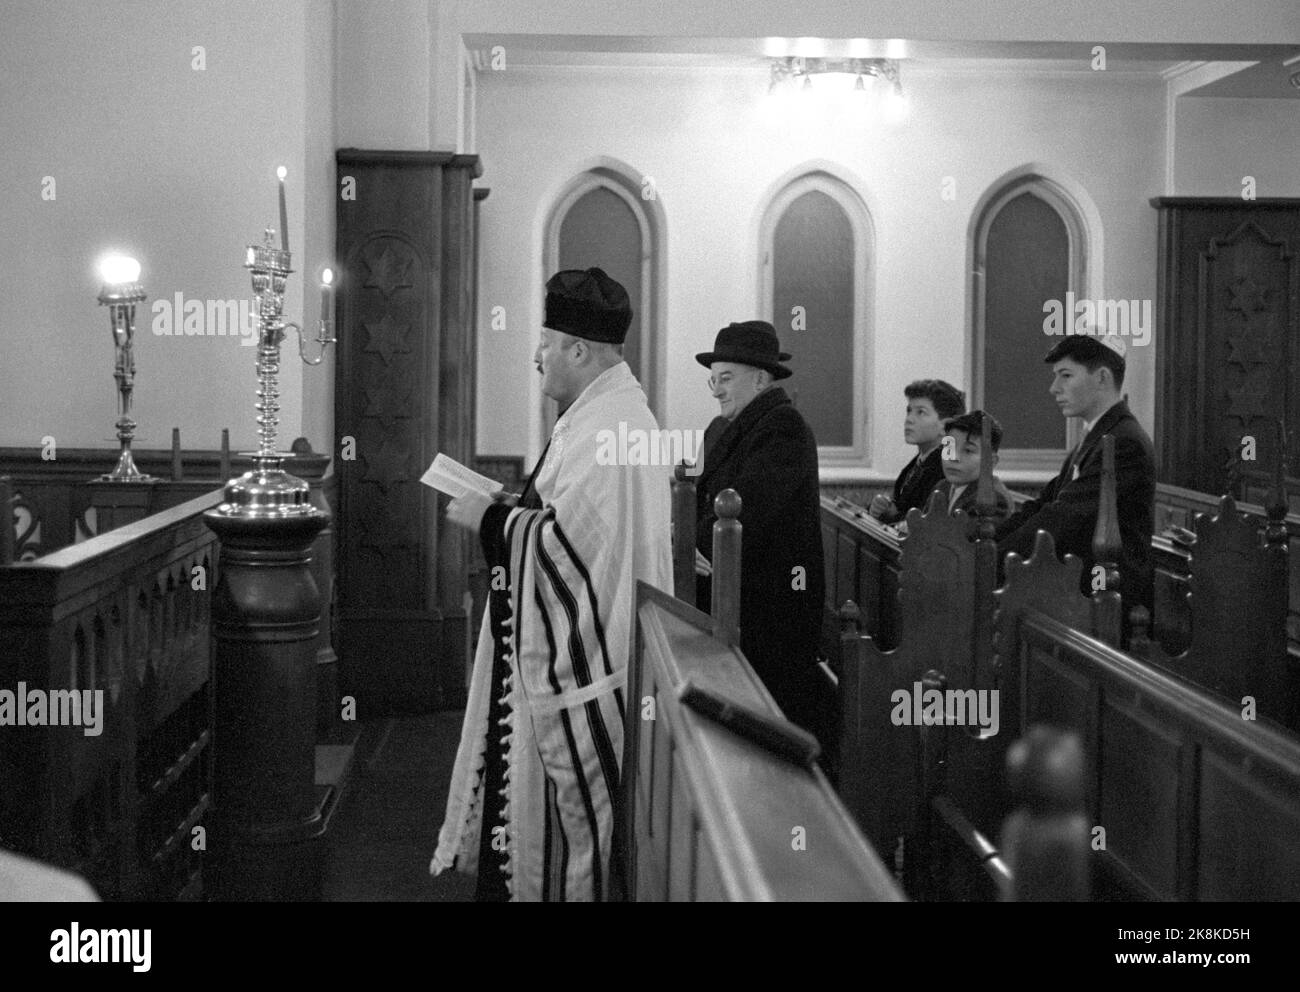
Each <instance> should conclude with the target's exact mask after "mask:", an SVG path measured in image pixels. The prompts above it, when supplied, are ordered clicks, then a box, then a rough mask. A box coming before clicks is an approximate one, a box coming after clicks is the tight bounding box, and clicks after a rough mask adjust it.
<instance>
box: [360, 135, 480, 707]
mask: <svg viewBox="0 0 1300 992" xmlns="http://www.w3.org/2000/svg"><path fill="white" fill-rule="evenodd" d="M338 170H339V175H340V176H343V175H348V176H351V177H352V178H353V179H354V180H355V183H356V197H355V199H341V200H340V201H339V207H338V211H339V213H338V243H337V252H336V255H337V258H338V261H339V264H340V265H341V267H342V269H343V275H342V279H341V281H340V285H339V294H338V339H339V344H338V365H337V372H336V381H335V425H336V431H337V434H338V437H339V439H340V442H341V441H342V439H344V438H352V439H353V442H354V445H355V448H354V450H355V458H353V459H348V458H340V459H339V460H338V462H337V474H338V476H339V503H338V506H337V507H336V508H335V509H336V511H337V516H336V526H337V528H338V557H337V561H338V580H339V588H338V609H339V612H338V624H339V633H340V642H341V643H340V644H339V645H337V647H338V648H339V651H340V654H341V657H342V669H343V670H342V675H343V681H344V683H345V688H346V689H347V691H350V692H353V693H355V694H356V695H357V696H358V701H359V703H360V706H361V713H362V714H363V715H366V716H374V715H376V714H377V713H382V712H393V711H398V712H401V711H406V712H410V711H416V712H426V711H429V710H433V709H437V708H440V707H454V706H458V705H461V704H462V703H463V699H464V686H465V670H466V665H467V663H468V659H467V657H466V653H467V652H466V646H467V644H468V643H469V641H470V637H469V636H468V626H467V624H468V618H467V616H466V610H465V606H464V597H465V593H466V591H467V589H468V572H469V565H470V559H471V556H470V547H469V538H468V535H466V534H465V533H464V532H462V531H459V530H457V529H455V528H450V527H449V526H448V525H447V523H446V520H445V517H444V516H443V514H442V513H441V507H442V504H441V503H440V502H439V497H438V496H437V494H436V493H434V492H433V491H432V490H430V489H428V488H427V487H425V486H423V485H421V484H420V482H419V478H420V475H421V474H422V473H423V472H424V470H425V468H427V467H428V465H429V463H430V462H431V461H433V458H434V456H435V455H436V454H438V453H439V452H445V453H446V454H448V455H450V456H451V457H452V458H455V459H456V460H458V461H461V462H463V463H465V464H470V463H471V462H472V461H473V443H474V436H473V423H474V421H473V417H474V408H473V396H474V348H475V335H474V325H473V322H474V313H473V299H474V270H475V246H474V229H475V225H474V194H475V191H474V189H473V187H472V183H473V180H474V178H475V177H476V176H478V175H479V174H480V172H481V169H480V167H479V163H478V159H477V157H476V156H472V155H452V154H449V153H437V152H373V151H361V150H358V149H342V150H340V151H339V152H338ZM444 502H445V500H444Z"/></svg>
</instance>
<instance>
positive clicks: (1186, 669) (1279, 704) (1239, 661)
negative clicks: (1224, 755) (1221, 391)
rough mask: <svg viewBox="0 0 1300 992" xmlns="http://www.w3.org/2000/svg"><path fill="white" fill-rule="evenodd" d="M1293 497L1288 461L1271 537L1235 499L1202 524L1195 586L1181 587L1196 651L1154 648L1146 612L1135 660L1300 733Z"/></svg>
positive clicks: (1158, 640) (1194, 556) (1191, 557)
mask: <svg viewBox="0 0 1300 992" xmlns="http://www.w3.org/2000/svg"><path fill="white" fill-rule="evenodd" d="M1285 494H1286V463H1285V461H1284V460H1279V462H1278V465H1277V469H1276V478H1275V482H1274V487H1273V491H1272V493H1271V494H1270V497H1269V499H1268V501H1267V505H1266V507H1265V512H1266V514H1267V520H1266V523H1265V526H1264V528H1263V534H1262V535H1261V533H1260V528H1259V526H1258V522H1257V519H1256V518H1254V517H1252V516H1248V515H1246V514H1242V513H1239V512H1238V510H1237V505H1236V502H1235V501H1234V500H1233V499H1232V498H1231V497H1230V496H1224V497H1223V498H1222V499H1221V500H1220V502H1219V507H1218V513H1217V514H1215V515H1213V516H1211V515H1210V514H1208V513H1196V514H1195V517H1194V519H1193V521H1192V523H1193V525H1194V528H1195V542H1194V544H1192V545H1191V548H1190V552H1189V554H1188V561H1187V565H1186V568H1187V576H1186V578H1185V579H1183V580H1182V583H1181V585H1179V586H1177V587H1174V588H1175V589H1176V598H1175V604H1174V605H1175V606H1176V608H1177V609H1178V610H1179V612H1180V614H1181V619H1180V623H1181V624H1183V625H1185V628H1186V635H1187V636H1186V646H1185V647H1183V648H1182V649H1181V650H1171V649H1170V647H1169V645H1168V643H1167V639H1166V638H1162V637H1161V636H1160V633H1161V632H1160V631H1159V630H1157V632H1156V637H1155V638H1154V639H1150V638H1148V636H1147V630H1146V628H1147V624H1148V618H1147V617H1146V615H1145V611H1142V612H1141V613H1140V614H1139V615H1137V616H1136V617H1135V630H1136V635H1135V637H1134V639H1133V643H1132V645H1131V650H1132V652H1133V653H1134V654H1135V655H1137V656H1138V657H1141V658H1144V659H1145V660H1147V661H1150V662H1151V663H1152V664H1155V665H1158V666H1160V667H1161V668H1163V669H1167V670H1168V671H1170V672H1173V673H1175V674H1176V675H1178V676H1180V677H1181V678H1184V679H1186V680H1188V681H1190V682H1192V683H1194V684H1196V685H1199V686H1202V687H1204V688H1206V689H1209V690H1210V691H1212V692H1214V693H1216V694H1217V695H1219V696H1221V697H1222V698H1223V699H1224V700H1225V701H1226V702H1228V703H1229V704H1230V705H1235V706H1243V705H1245V702H1246V697H1249V698H1250V699H1252V700H1254V702H1255V704H1256V705H1257V707H1258V711H1259V713H1260V714H1261V715H1263V716H1265V717H1267V718H1269V719H1271V720H1274V721H1276V722H1277V723H1278V724H1280V725H1281V726H1283V727H1286V728H1288V729H1289V730H1291V731H1292V732H1293V733H1300V666H1297V664H1296V663H1295V661H1296V659H1295V658H1294V657H1293V656H1291V655H1289V652H1288V645H1287V622H1288V617H1287V613H1288V602H1287V600H1288V575H1289V573H1290V571H1291V565H1292V563H1291V561H1290V560H1289V558H1290V554H1289V550H1288V541H1289V535H1288V532H1287V526H1286V499H1285ZM1160 606H1161V604H1157V617H1158V616H1159V612H1158V611H1159V608H1160Z"/></svg>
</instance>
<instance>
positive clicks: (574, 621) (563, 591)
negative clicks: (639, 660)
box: [537, 522, 623, 808]
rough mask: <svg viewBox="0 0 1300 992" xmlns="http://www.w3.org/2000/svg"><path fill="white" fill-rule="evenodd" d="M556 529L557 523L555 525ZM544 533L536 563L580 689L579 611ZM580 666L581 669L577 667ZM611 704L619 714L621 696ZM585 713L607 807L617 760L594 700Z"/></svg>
mask: <svg viewBox="0 0 1300 992" xmlns="http://www.w3.org/2000/svg"><path fill="white" fill-rule="evenodd" d="M556 527H557V530H558V527H559V524H558V522H557V523H556ZM544 536H545V535H544V534H541V533H539V534H538V540H537V555H538V560H539V561H540V562H541V563H542V569H543V571H545V572H546V575H547V577H548V578H549V579H550V581H551V587H552V588H553V589H554V590H555V597H556V599H558V600H559V601H560V603H561V604H562V605H563V606H564V612H565V614H566V616H567V617H568V621H569V652H570V654H571V655H572V657H573V661H574V665H573V668H574V676H575V678H576V680H577V681H578V684H579V685H580V686H587V685H590V684H591V673H590V671H589V670H588V668H587V658H586V654H585V653H584V652H583V644H582V636H581V629H580V627H579V616H578V614H579V612H580V609H579V607H578V603H577V601H576V600H575V599H574V598H573V595H572V594H571V593H570V591H569V587H568V586H567V585H565V584H564V580H563V578H562V577H561V576H560V574H559V569H558V568H557V567H556V565H555V563H554V562H553V561H551V559H550V558H549V556H548V555H547V554H546V549H545V547H543V543H542V542H543V539H544ZM586 585H587V588H588V589H589V590H590V588H591V583H590V581H587V583H586ZM591 605H592V606H593V607H595V605H596V601H595V598H594V597H592V599H591ZM595 619H596V625H597V629H599V624H600V620H599V617H597V618H595ZM580 665H581V669H579V666H580ZM606 667H607V668H608V667H609V665H608V656H607V657H606ZM615 702H616V703H617V704H618V706H619V710H620V713H621V712H622V705H623V703H622V699H621V694H620V695H619V697H616V699H615ZM584 710H585V711H586V714H587V724H588V726H589V728H590V730H591V739H592V742H593V743H594V744H595V746H596V757H597V759H598V760H599V761H600V770H601V773H602V775H604V778H605V788H606V789H608V790H609V797H610V803H611V808H613V806H614V797H615V796H617V795H618V761H617V759H616V758H615V755H614V742H613V740H611V739H610V736H609V728H608V727H606V726H605V717H604V715H603V714H602V713H601V712H600V704H599V703H598V702H596V701H595V700H589V701H588V702H587V704H586V705H585V706H584Z"/></svg>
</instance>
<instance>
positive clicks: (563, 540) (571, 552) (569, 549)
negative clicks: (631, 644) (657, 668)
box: [555, 520, 622, 709]
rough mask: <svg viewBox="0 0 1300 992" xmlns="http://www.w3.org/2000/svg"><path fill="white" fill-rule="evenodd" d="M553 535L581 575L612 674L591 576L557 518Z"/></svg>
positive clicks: (602, 649)
mask: <svg viewBox="0 0 1300 992" xmlns="http://www.w3.org/2000/svg"><path fill="white" fill-rule="evenodd" d="M555 536H556V537H557V538H558V539H559V541H560V545H561V546H562V547H563V548H564V550H565V553H566V554H568V556H569V559H570V560H571V561H572V562H573V567H574V568H576V569H577V570H578V574H579V575H581V576H582V581H583V584H584V585H585V586H586V587H587V598H588V599H589V600H590V601H591V616H592V621H593V622H594V623H595V625H596V640H597V642H598V643H599V644H600V650H601V652H602V653H603V654H604V655H605V674H606V675H613V674H614V669H613V668H611V667H610V661H609V647H608V645H606V644H605V628H604V627H603V626H602V625H601V622H600V608H599V607H598V606H597V605H596V589H595V587H594V586H593V585H592V584H591V576H590V574H588V572H587V566H586V565H584V564H583V561H582V559H581V558H579V557H578V552H577V551H576V550H575V549H574V547H573V545H572V544H570V543H569V539H568V538H567V537H565V536H564V531H563V530H561V529H560V522H559V521H558V520H557V521H555ZM619 708H620V709H622V704H621V703H620V704H619Z"/></svg>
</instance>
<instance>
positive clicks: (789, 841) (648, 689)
mask: <svg viewBox="0 0 1300 992" xmlns="http://www.w3.org/2000/svg"><path fill="white" fill-rule="evenodd" d="M637 604H638V605H637V627H636V642H635V643H636V649H635V652H634V655H633V658H632V660H631V665H630V669H629V673H628V711H627V724H626V725H627V733H626V735H625V738H624V739H625V742H626V750H625V755H624V764H623V768H624V810H623V818H622V822H623V824H624V828H623V832H624V836H625V837H626V838H627V840H626V841H625V843H624V855H625V870H626V873H627V877H628V895H629V898H632V899H636V900H639V901H662V900H669V901H778V900H817V901H844V900H871V901H895V900H898V899H900V898H901V897H902V896H901V893H900V892H899V889H898V886H897V885H896V883H895V882H894V879H893V878H892V876H891V875H890V873H889V872H888V871H887V870H886V868H885V866H884V864H883V863H882V862H881V860H880V858H879V857H878V856H877V854H876V852H875V851H874V850H873V849H872V847H871V845H870V844H869V843H868V842H867V841H866V839H865V838H864V837H863V836H862V834H861V832H860V831H859V830H858V828H857V826H856V825H855V824H854V822H853V818H852V816H851V815H850V814H849V813H848V811H847V810H846V809H845V807H844V805H843V803H842V802H841V801H840V799H839V798H838V797H837V796H836V795H835V792H834V790H833V789H832V788H831V786H830V784H829V783H828V782H827V780H826V777H825V776H824V775H823V774H822V773H821V771H820V770H818V769H816V768H815V767H814V768H811V769H810V768H808V767H801V766H799V765H797V764H794V763H792V762H790V761H788V760H786V759H784V758H781V757H778V756H776V755H775V754H773V753H771V752H770V751H768V750H766V749H764V748H763V747H761V746H759V745H758V744H755V743H752V742H751V741H749V740H748V739H746V738H744V737H742V736H739V735H737V734H735V733H733V732H732V731H731V730H728V729H727V728H725V727H724V726H722V725H721V724H719V723H716V722H714V721H713V720H711V719H709V718H707V717H705V716H701V715H700V714H699V713H697V712H695V711H694V710H692V709H690V708H689V707H687V706H685V705H683V704H682V703H681V701H680V700H679V698H678V693H679V691H680V690H681V688H682V686H683V685H684V683H685V682H686V680H687V679H690V680H691V681H692V682H693V683H695V684H697V685H700V686H702V687H704V688H706V689H708V690H710V691H713V692H715V693H717V694H718V695H721V696H726V697H728V698H730V699H732V700H734V701H735V702H737V703H739V704H741V705H743V706H747V707H749V708H751V709H754V710H757V711H760V712H762V713H764V714H767V715H768V716H769V717H771V718H774V719H778V720H779V716H778V710H777V709H776V706H775V704H774V703H773V702H772V699H771V697H770V696H769V695H768V693H767V691H766V689H764V687H763V685H762V683H761V682H760V681H759V679H758V678H757V676H755V675H754V673H753V672H752V670H751V669H750V668H749V665H748V664H747V663H746V662H745V661H744V657H743V655H742V654H741V653H740V651H739V649H738V648H736V647H735V646H734V645H731V644H728V643H727V642H725V641H723V640H721V639H719V638H717V637H715V636H713V628H714V620H713V619H712V618H710V617H707V616H705V615H704V614H703V613H701V612H699V611H698V610H696V609H694V608H693V607H692V606H689V605H687V604H685V603H682V602H681V601H680V600H678V599H675V598H673V597H670V596H667V595H666V594H664V593H662V592H660V591H659V590H656V589H654V588H652V587H650V586H647V585H645V584H644V583H642V584H640V585H639V587H638V591H637Z"/></svg>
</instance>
